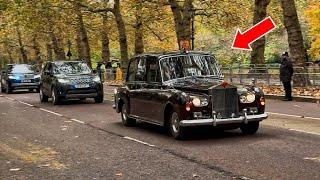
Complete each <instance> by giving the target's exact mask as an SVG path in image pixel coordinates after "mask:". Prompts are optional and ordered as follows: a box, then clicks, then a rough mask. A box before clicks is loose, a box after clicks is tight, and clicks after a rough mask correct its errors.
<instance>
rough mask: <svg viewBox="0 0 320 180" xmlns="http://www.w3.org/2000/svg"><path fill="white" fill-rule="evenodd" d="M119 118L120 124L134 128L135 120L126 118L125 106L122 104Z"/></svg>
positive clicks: (126, 109)
mask: <svg viewBox="0 0 320 180" xmlns="http://www.w3.org/2000/svg"><path fill="white" fill-rule="evenodd" d="M121 118H122V124H123V125H125V126H134V125H135V124H136V120H135V119H132V118H130V117H129V116H128V106H127V104H123V106H122V108H121Z"/></svg>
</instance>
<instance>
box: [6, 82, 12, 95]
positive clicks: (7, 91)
mask: <svg viewBox="0 0 320 180" xmlns="http://www.w3.org/2000/svg"><path fill="white" fill-rule="evenodd" d="M6 93H7V94H11V93H12V88H11V86H10V85H9V84H8V86H7V88H6Z"/></svg>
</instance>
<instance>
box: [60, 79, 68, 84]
mask: <svg viewBox="0 0 320 180" xmlns="http://www.w3.org/2000/svg"><path fill="white" fill-rule="evenodd" d="M58 82H59V83H62V84H67V83H70V81H69V80H68V79H60V78H59V79H58Z"/></svg>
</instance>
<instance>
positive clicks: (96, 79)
mask: <svg viewBox="0 0 320 180" xmlns="http://www.w3.org/2000/svg"><path fill="white" fill-rule="evenodd" d="M93 81H94V82H96V83H100V82H101V79H100V77H99V76H95V77H94V78H93Z"/></svg>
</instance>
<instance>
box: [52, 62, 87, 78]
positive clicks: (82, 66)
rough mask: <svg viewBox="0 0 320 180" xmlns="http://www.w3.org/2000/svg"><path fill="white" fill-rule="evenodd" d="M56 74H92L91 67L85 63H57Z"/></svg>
mask: <svg viewBox="0 0 320 180" xmlns="http://www.w3.org/2000/svg"><path fill="white" fill-rule="evenodd" d="M54 73H55V74H63V75H70V74H72V75H77V74H91V73H92V71H91V69H90V67H89V66H88V65H87V64H86V63H84V62H56V63H55V67H54Z"/></svg>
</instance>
